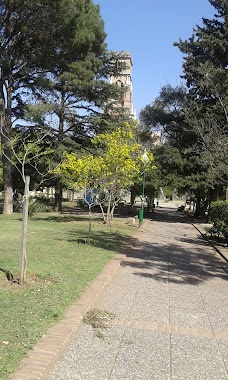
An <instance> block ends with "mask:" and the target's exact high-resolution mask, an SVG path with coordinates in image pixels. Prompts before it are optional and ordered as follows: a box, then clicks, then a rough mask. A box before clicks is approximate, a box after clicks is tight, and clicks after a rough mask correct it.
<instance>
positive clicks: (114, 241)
mask: <svg viewBox="0 0 228 380" xmlns="http://www.w3.org/2000/svg"><path fill="white" fill-rule="evenodd" d="M87 237H88V234H87V231H85V230H84V229H77V231H71V232H69V233H68V238H66V239H65V240H67V241H68V242H70V243H76V244H87V243H86V242H87ZM129 238H130V237H129V235H125V234H123V233H121V234H120V233H118V232H117V231H115V232H108V231H93V230H92V232H91V236H90V244H88V246H89V247H96V248H102V249H106V250H110V251H117V250H119V248H120V247H121V245H122V244H123V243H124V242H126V241H127V240H128V239H129Z"/></svg>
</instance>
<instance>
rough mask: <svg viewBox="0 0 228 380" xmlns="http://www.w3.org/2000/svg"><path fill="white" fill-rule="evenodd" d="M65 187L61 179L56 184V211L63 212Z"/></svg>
mask: <svg viewBox="0 0 228 380" xmlns="http://www.w3.org/2000/svg"><path fill="white" fill-rule="evenodd" d="M62 197H63V187H62V183H61V180H60V179H57V180H56V184H55V211H56V212H62Z"/></svg>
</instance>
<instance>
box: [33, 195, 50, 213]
mask: <svg viewBox="0 0 228 380" xmlns="http://www.w3.org/2000/svg"><path fill="white" fill-rule="evenodd" d="M50 211H51V207H50V199H49V198H45V197H39V198H38V197H37V198H33V197H29V208H28V216H29V218H32V217H33V216H34V215H36V214H37V213H39V212H50Z"/></svg>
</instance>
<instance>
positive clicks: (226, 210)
mask: <svg viewBox="0 0 228 380" xmlns="http://www.w3.org/2000/svg"><path fill="white" fill-rule="evenodd" d="M210 217H211V222H212V224H213V226H212V228H211V231H210V229H209V230H208V232H211V233H213V231H216V234H217V235H220V234H221V235H222V236H223V237H224V239H225V242H226V243H227V244H228V201H216V202H212V204H211V208H210Z"/></svg>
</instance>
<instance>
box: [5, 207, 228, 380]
mask: <svg viewBox="0 0 228 380" xmlns="http://www.w3.org/2000/svg"><path fill="white" fill-rule="evenodd" d="M125 253H127V255H121V254H120V255H118V256H116V258H115V259H114V260H113V261H112V262H111V263H110V264H109V265H108V266H107V267H106V269H105V271H104V272H103V273H102V274H101V275H100V276H99V277H98V278H97V280H96V281H95V282H94V283H93V284H92V286H91V287H90V288H89V289H88V290H87V292H85V293H84V295H83V296H82V298H81V299H80V300H79V301H78V302H77V303H76V304H75V305H73V306H72V307H71V309H70V310H69V311H68V313H67V314H66V316H65V318H64V319H63V320H62V321H61V322H60V323H58V324H57V325H55V326H54V327H53V328H52V329H51V330H50V331H49V332H48V334H47V335H46V336H45V337H44V339H43V341H41V342H40V343H38V345H36V346H35V348H34V350H32V351H31V353H30V355H29V356H28V358H26V359H24V361H23V362H22V363H21V366H20V367H19V368H18V370H17V371H16V372H15V374H14V375H13V376H12V377H11V378H12V379H13V380H36V379H37V380H38V379H47V380H72V379H74V380H147V379H150V380H225V379H226V380H228V318H227V311H228V281H227V280H228V267H227V263H226V261H225V260H224V259H223V258H221V257H220V256H219V255H218V253H217V252H216V251H215V250H214V249H213V248H212V247H211V246H210V245H208V244H207V243H206V242H205V241H204V240H203V239H202V238H201V237H200V234H199V232H198V231H197V229H196V228H194V226H193V225H192V224H191V223H188V220H187V219H185V218H184V217H182V216H179V215H178V219H177V215H176V214H175V212H174V211H172V210H169V211H167V210H166V211H164V210H160V211H157V212H156V213H155V214H154V216H153V220H152V221H149V220H147V221H145V222H144V225H143V228H140V229H139V231H138V232H137V234H136V238H135V239H133V240H132V242H131V246H129V247H127V248H126V249H125ZM91 307H96V308H99V309H101V310H107V311H109V312H111V313H114V314H115V315H116V318H115V320H114V321H113V322H112V323H111V325H110V327H109V328H108V329H107V330H103V331H102V332H101V334H97V331H96V330H94V329H93V328H92V327H91V326H89V325H85V324H83V323H80V321H81V318H82V315H83V314H84V313H85V312H86V311H87V310H89V309H90V308H91ZM68 342H69V344H66V343H68ZM63 347H65V349H64V350H63ZM62 351H63V352H62ZM60 354H61V355H60ZM58 357H59V359H58ZM53 362H56V364H55V366H54V368H52V365H53Z"/></svg>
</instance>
